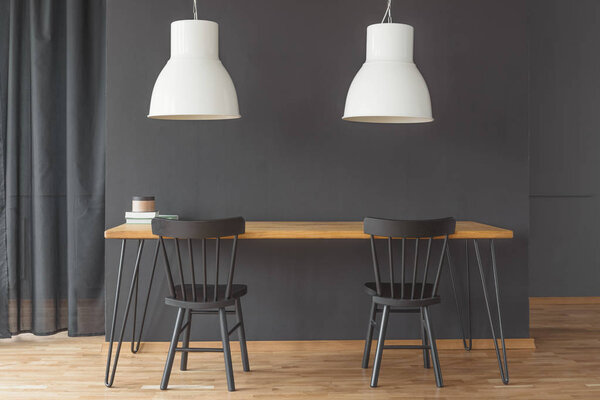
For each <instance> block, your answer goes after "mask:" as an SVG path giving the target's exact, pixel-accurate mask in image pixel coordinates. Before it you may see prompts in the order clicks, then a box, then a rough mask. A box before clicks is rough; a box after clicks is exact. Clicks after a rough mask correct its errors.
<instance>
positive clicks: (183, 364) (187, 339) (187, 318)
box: [179, 309, 192, 371]
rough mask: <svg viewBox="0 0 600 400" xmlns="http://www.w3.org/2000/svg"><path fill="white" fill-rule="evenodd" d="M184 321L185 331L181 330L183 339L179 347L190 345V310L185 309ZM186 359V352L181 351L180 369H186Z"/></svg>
mask: <svg viewBox="0 0 600 400" xmlns="http://www.w3.org/2000/svg"><path fill="white" fill-rule="evenodd" d="M185 321H186V323H187V326H186V327H185V331H184V332H183V340H182V346H181V347H190V334H191V333H192V310H189V309H188V310H186V311H185ZM187 361H188V352H187V351H183V352H181V363H180V364H179V369H180V370H181V371H186V370H187Z"/></svg>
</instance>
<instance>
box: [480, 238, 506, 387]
mask: <svg viewBox="0 0 600 400" xmlns="http://www.w3.org/2000/svg"><path fill="white" fill-rule="evenodd" d="M473 246H474V247H475V256H476V257H477V264H478V266H479V275H480V276H481V286H482V288H483V296H484V299H485V307H486V310H487V313H488V318H489V321H490V329H491V331H492V339H493V340H494V348H495V349H496V358H497V359H498V368H499V369H500V377H501V378H502V383H504V384H505V385H507V384H508V380H509V378H508V361H507V358H506V344H505V343H504V331H503V329H502V313H501V310H500V290H499V288H498V274H497V272H496V254H495V248H494V241H493V240H490V253H491V257H492V271H493V274H494V288H495V292H496V306H497V310H498V327H499V328H500V341H501V346H502V356H501V355H500V349H499V348H498V340H497V339H496V331H495V329H494V322H493V318H492V310H491V308H490V301H489V298H488V292H487V287H486V283H485V274H484V272H483V265H482V262H481V255H480V253H479V245H478V243H477V240H476V239H474V240H473Z"/></svg>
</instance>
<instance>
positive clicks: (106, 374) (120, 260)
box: [104, 239, 127, 387]
mask: <svg viewBox="0 0 600 400" xmlns="http://www.w3.org/2000/svg"><path fill="white" fill-rule="evenodd" d="M126 243H127V239H123V241H122V242H121V256H120V257H119V272H118V275H117V288H116V290H115V308H114V311H113V316H112V323H111V325H110V340H109V342H108V357H107V360H106V372H105V374H104V384H105V385H106V386H107V387H111V386H112V384H113V380H114V373H113V378H112V379H110V381H109V379H108V377H109V373H110V359H111V356H112V347H113V341H114V338H115V322H116V320H117V309H118V307H119V293H120V290H119V289H120V288H121V276H122V275H123V259H124V258H125V244H126Z"/></svg>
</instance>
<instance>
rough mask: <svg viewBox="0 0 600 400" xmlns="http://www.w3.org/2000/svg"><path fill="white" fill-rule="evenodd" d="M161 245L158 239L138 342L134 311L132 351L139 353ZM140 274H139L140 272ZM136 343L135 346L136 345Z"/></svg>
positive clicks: (137, 279)
mask: <svg viewBox="0 0 600 400" xmlns="http://www.w3.org/2000/svg"><path fill="white" fill-rule="evenodd" d="M159 247H160V241H159V240H157V241H156V250H154V258H153V261H152V272H151V273H150V283H149V284H148V291H147V292H146V303H145V304H144V312H143V314H142V322H141V326H140V332H139V333H138V337H137V343H135V342H136V340H135V312H134V314H133V315H134V317H133V328H134V330H133V335H132V338H131V352H132V353H137V352H138V350H139V349H140V342H141V340H142V332H143V331H144V322H145V321H146V311H147V310H148V301H149V300H150V292H151V291H152V282H153V281H154V271H155V270H156V261H157V259H158V249H159ZM138 275H139V274H138ZM138 281H139V276H138V277H137V278H136V284H135V285H136V289H135V294H136V302H135V306H134V307H136V308H137V285H138ZM134 343H135V346H134Z"/></svg>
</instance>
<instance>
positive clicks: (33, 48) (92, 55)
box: [0, 0, 105, 337]
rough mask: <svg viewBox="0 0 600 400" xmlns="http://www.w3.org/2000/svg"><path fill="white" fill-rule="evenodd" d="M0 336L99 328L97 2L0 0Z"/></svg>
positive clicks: (101, 74)
mask: <svg viewBox="0 0 600 400" xmlns="http://www.w3.org/2000/svg"><path fill="white" fill-rule="evenodd" d="M0 51H1V53H0V141H1V149H2V163H1V165H0V169H1V171H0V173H1V174H0V176H1V177H2V178H1V180H0V337H9V336H10V335H11V334H16V333H21V332H33V333H35V334H39V335H44V334H51V333H55V332H57V331H61V330H65V329H68V331H69V335H90V334H101V333H103V331H104V241H103V238H102V237H103V230H104V140H105V134H104V133H105V118H104V117H105V116H104V108H105V107H104V92H105V90H104V81H105V3H104V0H89V1H83V0H37V1H34V0H0Z"/></svg>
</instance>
